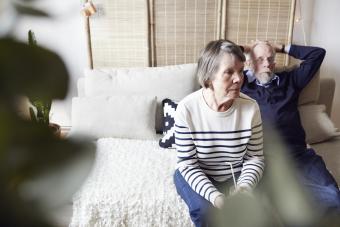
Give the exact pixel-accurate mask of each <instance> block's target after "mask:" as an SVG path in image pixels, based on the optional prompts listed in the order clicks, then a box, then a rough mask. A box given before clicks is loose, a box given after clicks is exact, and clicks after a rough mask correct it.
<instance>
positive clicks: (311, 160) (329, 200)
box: [297, 149, 340, 213]
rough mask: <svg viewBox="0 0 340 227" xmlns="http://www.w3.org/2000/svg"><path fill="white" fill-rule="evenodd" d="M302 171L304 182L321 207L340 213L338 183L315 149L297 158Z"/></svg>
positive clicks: (308, 150) (299, 168)
mask: <svg viewBox="0 0 340 227" xmlns="http://www.w3.org/2000/svg"><path fill="white" fill-rule="evenodd" d="M297 163H298V166H297V167H298V170H299V171H300V173H301V180H302V184H303V185H304V186H306V188H307V190H309V191H310V192H311V195H312V196H313V198H314V199H315V201H316V203H317V204H319V205H320V208H321V209H323V210H325V211H326V212H328V211H335V212H339V213H340V191H339V187H338V184H337V183H336V181H335V179H334V178H333V176H332V175H331V174H330V173H329V171H328V170H327V168H326V165H325V162H324V161H323V159H322V158H321V157H320V156H319V155H317V154H316V153H315V151H314V150H313V149H307V150H306V152H305V153H304V154H303V155H302V156H300V157H299V158H298V160H297Z"/></svg>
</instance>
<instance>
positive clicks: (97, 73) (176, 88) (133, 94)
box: [70, 64, 199, 227]
mask: <svg viewBox="0 0 340 227" xmlns="http://www.w3.org/2000/svg"><path fill="white" fill-rule="evenodd" d="M195 68H196V65H195V64H185V65H176V66H165V67H157V68H148V67H146V68H130V69H113V68H102V69H95V70H86V71H85V76H84V77H82V78H81V79H79V81H78V97H75V98H73V100H72V129H71V132H70V137H77V136H84V135H85V136H87V137H88V138H89V139H91V140H93V141H94V143H96V147H97V149H96V159H95V163H94V166H93V169H92V171H91V173H90V175H89V176H88V178H87V180H86V181H85V182H84V183H83V185H82V186H81V188H80V190H79V191H78V192H77V193H76V194H75V195H74V197H73V215H72V219H71V223H70V226H138V227H139V226H143V227H144V226H176V227H178V226H193V224H192V222H191V220H190V216H189V213H188V208H187V206H186V205H185V203H184V202H183V201H182V200H181V198H180V197H179V195H178V194H177V192H176V189H175V185H174V183H173V174H174V171H175V168H176V151H175V150H174V149H166V148H161V147H160V145H159V140H160V138H163V139H164V138H167V137H166V136H167V135H162V134H157V133H156V132H160V131H162V130H163V129H164V127H165V125H164V124H163V123H164V122H163V119H162V116H167V117H169V116H170V115H173V113H174V112H168V111H166V113H165V115H164V113H163V105H162V100H164V99H166V98H171V99H173V100H180V99H182V98H183V97H184V96H186V95H187V94H189V93H191V92H193V91H195V90H197V89H199V85H198V83H197V82H196V79H195ZM170 88H171V89H170ZM163 104H164V103H163ZM169 114H170V115H169ZM170 117H172V116H170ZM165 128H166V127H165ZM167 131H169V132H171V130H167ZM165 134H166V133H165Z"/></svg>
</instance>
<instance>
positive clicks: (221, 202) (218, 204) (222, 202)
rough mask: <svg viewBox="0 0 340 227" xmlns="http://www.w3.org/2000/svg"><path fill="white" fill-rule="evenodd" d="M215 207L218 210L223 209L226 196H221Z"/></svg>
mask: <svg viewBox="0 0 340 227" xmlns="http://www.w3.org/2000/svg"><path fill="white" fill-rule="evenodd" d="M214 206H215V207H216V208H218V209H222V208H223V206H224V195H219V196H217V197H216V199H215V201H214Z"/></svg>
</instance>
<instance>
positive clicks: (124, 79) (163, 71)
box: [84, 64, 199, 131]
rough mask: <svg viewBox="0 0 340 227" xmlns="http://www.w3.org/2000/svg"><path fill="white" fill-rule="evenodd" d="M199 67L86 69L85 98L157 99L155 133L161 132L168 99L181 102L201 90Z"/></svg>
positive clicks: (188, 65)
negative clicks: (150, 97)
mask: <svg viewBox="0 0 340 227" xmlns="http://www.w3.org/2000/svg"><path fill="white" fill-rule="evenodd" d="M196 67H197V65H196V64H184V65H173V66H164V67H145V68H116V69H115V68H102V69H94V70H85V81H84V88H85V89H84V93H85V96H98V95H105V96H111V95H150V96H157V99H158V105H157V113H156V130H158V131H160V130H161V129H162V116H163V114H162V105H161V101H162V100H163V99H165V98H170V99H173V100H181V99H182V98H184V97H185V96H187V95H188V94H190V93H192V92H194V91H196V90H197V89H199V84H198V82H197V79H196Z"/></svg>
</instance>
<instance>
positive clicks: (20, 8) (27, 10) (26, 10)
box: [14, 2, 49, 17]
mask: <svg viewBox="0 0 340 227" xmlns="http://www.w3.org/2000/svg"><path fill="white" fill-rule="evenodd" d="M14 7H15V8H16V10H17V12H18V13H19V14H23V15H29V16H35V17H49V15H48V14H47V13H46V12H44V11H43V10H40V9H37V8H34V7H32V6H29V5H27V4H24V3H18V2H16V3H14Z"/></svg>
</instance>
